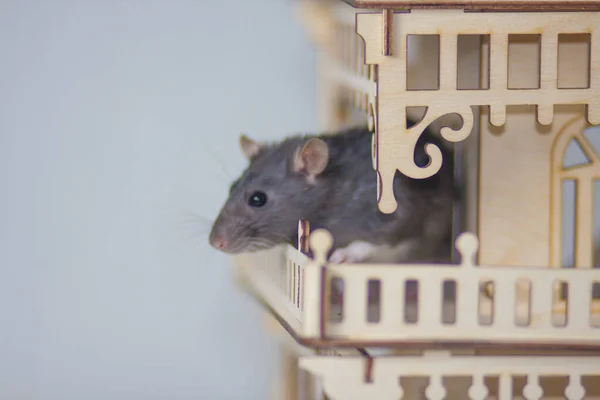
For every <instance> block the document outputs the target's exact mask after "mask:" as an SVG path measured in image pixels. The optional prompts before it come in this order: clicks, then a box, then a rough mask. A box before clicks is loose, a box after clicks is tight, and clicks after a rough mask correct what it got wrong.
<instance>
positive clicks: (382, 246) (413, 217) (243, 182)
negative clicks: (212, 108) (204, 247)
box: [209, 120, 457, 263]
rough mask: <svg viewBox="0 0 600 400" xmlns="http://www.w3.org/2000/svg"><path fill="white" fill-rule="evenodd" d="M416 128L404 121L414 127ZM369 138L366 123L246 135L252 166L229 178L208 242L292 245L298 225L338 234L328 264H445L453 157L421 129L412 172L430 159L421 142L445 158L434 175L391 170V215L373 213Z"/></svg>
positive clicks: (247, 247) (239, 248)
mask: <svg viewBox="0 0 600 400" xmlns="http://www.w3.org/2000/svg"><path fill="white" fill-rule="evenodd" d="M413 124H414V123H413V122H412V121H410V120H409V121H407V126H408V127H410V126H411V125H413ZM371 137H372V134H371V132H369V130H368V129H367V128H366V127H355V128H349V129H346V130H344V131H341V132H338V133H337V134H333V135H332V134H320V135H295V136H291V137H288V138H286V139H284V140H282V141H280V142H276V143H271V144H260V143H258V142H256V141H254V140H252V139H250V138H248V137H247V136H245V135H241V136H240V146H241V148H242V151H243V153H244V155H245V156H246V158H247V159H248V161H249V165H248V167H247V168H246V169H245V170H244V171H243V173H242V174H241V176H240V177H239V178H238V179H237V180H236V181H235V182H233V184H232V185H231V187H230V190H229V198H228V199H227V201H226V202H225V204H224V206H223V207H222V209H221V211H220V213H219V215H218V217H217V218H216V220H215V221H214V224H213V226H212V229H211V233H210V236H209V242H210V244H211V245H212V246H213V247H214V248H216V249H218V250H220V251H223V252H225V253H228V254H238V253H243V252H253V251H258V250H264V249H268V248H271V247H273V246H276V245H279V244H282V243H290V244H292V245H295V244H296V242H297V226H298V220H301V219H303V220H308V221H309V222H310V226H311V230H314V229H319V228H325V229H327V230H328V231H329V232H331V234H332V235H333V238H334V245H333V248H332V251H331V252H330V254H329V260H330V261H331V262H334V263H342V262H346V263H357V262H386V263H389V262H393V263H397V262H450V257H451V245H452V215H453V202H454V201H455V200H456V196H457V191H456V190H455V187H454V163H453V152H452V151H451V150H449V149H447V148H445V147H444V145H443V144H442V143H441V141H442V139H441V138H439V137H437V136H435V135H434V134H433V133H432V132H431V131H430V130H429V129H427V130H426V131H425V132H424V133H423V134H422V135H421V137H420V139H419V140H418V142H417V145H416V148H415V154H414V159H415V163H416V164H417V165H418V166H421V167H422V166H425V165H427V164H428V163H429V156H428V155H427V154H426V153H425V150H424V146H425V145H426V144H427V143H433V144H435V145H437V146H438V147H439V148H440V150H441V151H442V153H443V160H444V161H443V163H442V168H441V169H440V171H439V172H438V173H437V174H435V175H434V176H432V177H430V178H427V179H411V178H408V177H406V176H405V175H403V174H401V173H399V172H397V173H396V176H395V180H394V194H395V196H396V199H397V201H398V207H397V209H396V211H395V212H394V213H392V214H383V213H382V212H380V211H379V209H378V208H377V175H376V174H377V173H376V171H375V170H374V169H373V167H372V159H371Z"/></svg>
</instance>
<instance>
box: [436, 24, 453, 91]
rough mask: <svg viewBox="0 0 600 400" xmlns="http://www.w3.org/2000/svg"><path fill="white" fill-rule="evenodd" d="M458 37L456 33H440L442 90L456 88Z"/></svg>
mask: <svg viewBox="0 0 600 400" xmlns="http://www.w3.org/2000/svg"><path fill="white" fill-rule="evenodd" d="M457 40H458V37H457V35H455V34H449V33H446V34H442V35H440V68H439V71H438V73H439V76H440V90H456V80H457V71H458V67H457V60H456V57H457V53H458V43H457Z"/></svg>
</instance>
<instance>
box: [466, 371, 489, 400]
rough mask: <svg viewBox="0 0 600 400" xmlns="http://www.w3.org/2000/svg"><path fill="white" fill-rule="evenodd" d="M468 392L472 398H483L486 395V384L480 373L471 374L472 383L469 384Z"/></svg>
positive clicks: (473, 399)
mask: <svg viewBox="0 0 600 400" xmlns="http://www.w3.org/2000/svg"><path fill="white" fill-rule="evenodd" d="M468 393H469V397H470V398H471V399H472V400H485V398H486V396H487V395H488V389H487V386H485V382H484V381H483V375H482V374H474V375H473V383H472V384H471V387H470V388H469V391H468Z"/></svg>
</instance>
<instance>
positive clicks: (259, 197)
mask: <svg viewBox="0 0 600 400" xmlns="http://www.w3.org/2000/svg"><path fill="white" fill-rule="evenodd" d="M266 203H267V195H266V194H265V193H263V192H254V193H252V195H250V198H249V199H248V204H249V205H250V206H251V207H262V206H264V205H265V204H266Z"/></svg>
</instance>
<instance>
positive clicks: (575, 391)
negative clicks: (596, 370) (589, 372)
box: [565, 374, 585, 400]
mask: <svg viewBox="0 0 600 400" xmlns="http://www.w3.org/2000/svg"><path fill="white" fill-rule="evenodd" d="M565 396H566V397H567V400H582V399H584V396H585V388H584V387H583V385H582V384H581V376H580V375H578V374H571V375H570V376H569V386H567V388H566V389H565Z"/></svg>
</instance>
